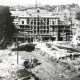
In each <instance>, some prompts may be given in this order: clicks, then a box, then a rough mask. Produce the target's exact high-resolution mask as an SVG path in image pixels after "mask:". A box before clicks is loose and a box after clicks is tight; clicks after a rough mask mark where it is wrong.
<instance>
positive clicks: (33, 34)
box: [12, 9, 72, 42]
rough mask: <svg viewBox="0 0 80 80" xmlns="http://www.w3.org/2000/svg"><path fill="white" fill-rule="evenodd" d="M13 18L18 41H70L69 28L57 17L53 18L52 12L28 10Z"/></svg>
mask: <svg viewBox="0 0 80 80" xmlns="http://www.w3.org/2000/svg"><path fill="white" fill-rule="evenodd" d="M18 12H19V11H18ZM14 13H15V12H14ZM12 14H13V12H12ZM13 16H14V17H15V19H14V24H15V26H16V29H17V31H18V39H19V40H24V41H25V40H28V42H33V41H35V40H38V41H45V40H46V41H48V40H52V41H55V40H56V41H69V40H70V35H71V32H72V31H71V26H70V25H68V24H67V23H66V22H65V21H61V19H60V18H59V17H57V16H53V13H52V12H49V11H47V10H44V9H37V10H36V9H29V10H27V11H22V13H21V12H19V14H18V13H17V14H16V15H14V14H13ZM15 37H16V36H15Z"/></svg>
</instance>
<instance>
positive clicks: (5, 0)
mask: <svg viewBox="0 0 80 80" xmlns="http://www.w3.org/2000/svg"><path fill="white" fill-rule="evenodd" d="M12 3H15V4H35V3H36V0H0V4H12ZM37 3H41V4H42V5H43V4H50V5H60V4H71V3H76V4H79V5H80V0H37Z"/></svg>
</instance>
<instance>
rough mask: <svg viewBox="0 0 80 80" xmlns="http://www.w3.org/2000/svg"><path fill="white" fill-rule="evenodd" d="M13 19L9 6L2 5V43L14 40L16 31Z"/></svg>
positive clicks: (0, 34)
mask: <svg viewBox="0 0 80 80" xmlns="http://www.w3.org/2000/svg"><path fill="white" fill-rule="evenodd" d="M13 20H14V18H13V17H12V16H11V13H10V10H9V7H5V6H0V43H1V42H2V41H12V39H13V34H14V33H15V26H14V24H13Z"/></svg>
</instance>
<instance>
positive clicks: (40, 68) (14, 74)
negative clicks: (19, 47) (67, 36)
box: [0, 45, 80, 80]
mask: <svg viewBox="0 0 80 80" xmlns="http://www.w3.org/2000/svg"><path fill="white" fill-rule="evenodd" d="M41 46H42V45H41ZM46 49H48V48H44V50H46ZM44 50H40V49H39V48H37V49H35V50H34V51H32V52H27V51H18V54H19V59H18V65H17V55H16V51H9V50H0V80H80V57H76V58H75V59H70V57H67V58H63V59H57V58H54V57H52V56H50V55H49V54H48V53H46V52H47V51H48V50H46V51H44ZM49 50H50V49H49ZM52 52H53V54H55V53H54V52H55V51H54V50H52ZM58 52H59V51H56V53H58ZM68 54H69V53H68ZM59 55H61V54H59ZM32 59H37V60H38V62H39V63H40V64H39V65H37V66H35V67H34V68H29V69H25V68H24V66H23V62H24V61H26V60H29V62H31V60H32ZM31 75H33V76H32V77H31V78H30V79H26V77H27V78H29V77H30V76H31ZM23 78H25V79H23ZM34 78H35V79H34Z"/></svg>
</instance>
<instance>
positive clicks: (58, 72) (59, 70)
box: [19, 50, 76, 80]
mask: <svg viewBox="0 0 80 80" xmlns="http://www.w3.org/2000/svg"><path fill="white" fill-rule="evenodd" d="M19 54H20V56H21V57H22V58H23V59H30V58H36V59H38V60H39V62H40V63H41V65H39V66H37V67H35V68H33V69H31V71H32V72H33V73H34V74H35V75H36V76H37V77H39V78H40V80H71V78H72V77H73V76H74V75H75V74H76V73H72V74H71V71H70V70H69V69H67V67H66V65H65V64H62V62H60V61H58V60H56V59H54V58H51V56H48V55H47V54H46V53H44V52H42V51H40V50H35V51H33V52H25V51H22V52H19Z"/></svg>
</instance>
